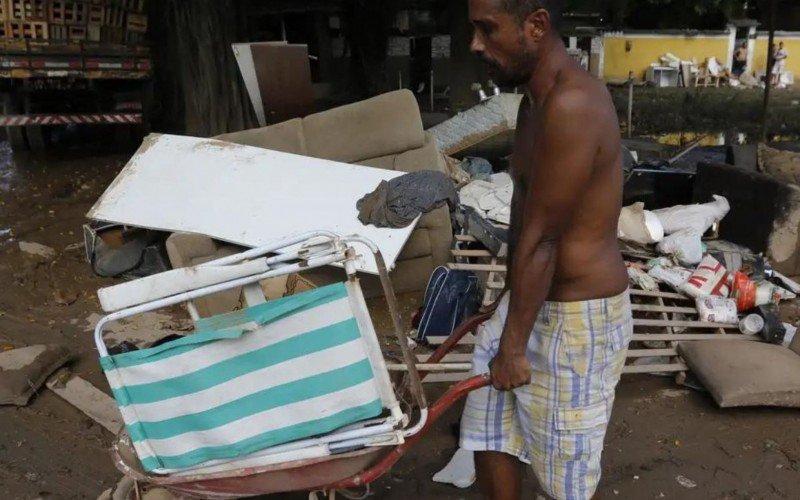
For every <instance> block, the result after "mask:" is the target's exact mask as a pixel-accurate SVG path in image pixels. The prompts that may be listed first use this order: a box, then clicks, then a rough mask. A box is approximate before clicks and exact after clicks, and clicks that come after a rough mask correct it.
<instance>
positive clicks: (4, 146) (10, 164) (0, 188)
mask: <svg viewBox="0 0 800 500" xmlns="http://www.w3.org/2000/svg"><path fill="white" fill-rule="evenodd" d="M16 177H17V170H16V165H14V153H13V152H12V151H11V146H9V144H8V142H5V141H3V142H0V192H4V191H6V192H7V191H10V190H11V182H12V181H13V180H14V179H15V178H16Z"/></svg>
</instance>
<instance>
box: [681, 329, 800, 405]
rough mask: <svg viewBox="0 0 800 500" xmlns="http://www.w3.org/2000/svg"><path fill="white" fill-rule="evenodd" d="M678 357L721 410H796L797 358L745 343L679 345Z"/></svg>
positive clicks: (786, 351)
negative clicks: (760, 408) (742, 407)
mask: <svg viewBox="0 0 800 500" xmlns="http://www.w3.org/2000/svg"><path fill="white" fill-rule="evenodd" d="M678 354H680V355H681V357H683V359H684V360H685V361H686V364H687V365H688V366H689V369H690V370H692V372H693V373H694V374H695V375H697V378H698V379H700V382H702V383H703V386H704V387H705V388H706V389H708V392H710V393H711V395H712V396H713V397H714V400H715V401H716V402H717V404H718V405H719V406H721V407H722V408H729V407H736V406H786V407H790V408H800V356H798V355H797V354H796V353H794V352H793V351H792V350H791V349H788V348H786V347H783V346H779V345H774V344H766V343H762V342H756V341H746V340H703V341H692V342H681V343H679V344H678Z"/></svg>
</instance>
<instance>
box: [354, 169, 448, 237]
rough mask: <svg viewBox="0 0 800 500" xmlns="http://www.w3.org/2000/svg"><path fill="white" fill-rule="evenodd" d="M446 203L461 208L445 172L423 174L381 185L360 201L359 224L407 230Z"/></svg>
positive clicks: (407, 175)
mask: <svg viewBox="0 0 800 500" xmlns="http://www.w3.org/2000/svg"><path fill="white" fill-rule="evenodd" d="M445 203H448V204H449V205H450V210H451V211H452V210H454V209H455V207H456V206H458V193H456V190H455V188H454V187H453V182H452V181H451V180H450V178H449V177H448V176H447V175H445V174H443V173H442V172H434V171H432V170H421V171H419V172H412V173H410V174H405V175H401V176H400V177H395V178H394V179H391V180H390V181H388V182H387V181H381V183H380V184H379V185H378V187H377V188H376V189H375V190H374V191H373V192H371V193H369V194H367V195H365V196H364V197H363V198H361V199H360V200H358V202H357V203H356V208H358V220H360V221H361V223H362V224H364V225H369V224H372V225H374V226H376V227H394V228H398V227H406V226H408V225H409V224H411V223H412V222H413V221H414V219H416V218H417V216H419V215H420V214H422V213H427V212H430V211H431V210H433V209H435V208H439V207H441V206H442V205H444V204H445Z"/></svg>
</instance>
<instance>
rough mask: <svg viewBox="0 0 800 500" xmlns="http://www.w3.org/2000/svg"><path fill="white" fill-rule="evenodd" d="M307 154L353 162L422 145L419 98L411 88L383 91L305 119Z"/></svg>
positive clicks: (422, 134) (304, 129) (422, 133)
mask: <svg viewBox="0 0 800 500" xmlns="http://www.w3.org/2000/svg"><path fill="white" fill-rule="evenodd" d="M303 131H304V133H305V140H306V154H307V155H309V156H314V157H317V158H325V159H327V160H334V161H341V162H346V163H353V162H357V161H361V160H365V159H367V158H376V157H380V156H386V155H390V154H394V153H401V152H403V151H406V150H409V149H415V148H419V147H420V146H422V144H423V143H424V140H425V137H424V132H423V129H422V118H421V117H420V114H419V106H418V105H417V101H416V99H415V98H414V94H412V93H411V92H410V91H408V90H398V91H395V92H389V93H387V94H382V95H379V96H376V97H373V98H371V99H367V100H365V101H360V102H356V103H353V104H348V105H347V106H341V107H338V108H334V109H331V110H328V111H323V112H321V113H316V114H313V115H309V116H307V117H305V118H303Z"/></svg>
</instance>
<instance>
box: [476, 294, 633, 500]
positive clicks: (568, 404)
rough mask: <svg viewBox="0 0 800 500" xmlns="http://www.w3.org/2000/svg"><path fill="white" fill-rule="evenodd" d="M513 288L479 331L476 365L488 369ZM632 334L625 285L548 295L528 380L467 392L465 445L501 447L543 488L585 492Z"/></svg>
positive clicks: (568, 495) (565, 494)
mask: <svg viewBox="0 0 800 500" xmlns="http://www.w3.org/2000/svg"><path fill="white" fill-rule="evenodd" d="M508 300H509V295H508V294H506V295H505V297H503V299H502V301H501V303H500V305H499V307H498V308H497V311H496V312H495V314H494V315H493V316H492V318H491V319H490V320H488V321H487V322H486V323H484V325H483V326H482V328H481V330H480V331H479V333H478V341H477V344H476V346H475V354H474V357H473V360H472V370H473V373H474V374H476V375H478V374H482V373H488V372H489V361H491V360H492V358H493V357H494V356H495V355H496V354H497V349H498V346H499V344H500V335H501V334H502V332H503V326H504V325H505V322H506V316H507V314H508ZM632 335H633V320H632V317H631V304H630V297H629V295H628V292H627V291H626V292H625V293H623V294H621V295H618V296H616V297H611V298H606V299H596V300H587V301H582V302H545V304H544V305H543V306H542V309H541V311H540V312H539V317H538V318H537V320H536V324H535V326H534V328H533V332H532V334H531V337H530V341H529V343H528V351H527V357H528V361H530V364H531V369H532V374H531V384H529V385H526V386H523V387H519V388H517V389H515V390H513V391H507V392H504V391H497V390H495V389H494V388H492V387H486V388H483V389H480V390H477V391H473V392H472V393H470V395H469V397H468V398H467V401H466V405H465V407H464V415H463V417H462V419H461V447H462V448H464V449H466V450H472V451H497V452H503V453H508V454H510V455H514V456H516V457H518V458H519V459H520V460H521V461H523V462H525V463H528V464H530V465H531V466H532V468H533V471H534V473H535V474H536V478H537V479H538V480H539V484H540V485H541V487H542V488H543V489H544V491H545V493H547V494H548V495H550V496H551V497H553V498H555V499H557V500H573V499H574V500H584V499H586V500H588V499H590V498H591V497H592V496H593V495H594V493H595V490H596V489H597V484H598V482H599V481H600V455H601V453H602V451H603V438H604V437H605V433H606V427H607V426H608V421H609V418H610V417H611V407H612V405H613V403H614V389H615V387H616V385H617V382H619V378H620V374H621V373H622V367H623V365H624V364H625V353H626V351H627V348H628V343H629V342H630V340H631V337H632Z"/></svg>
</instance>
